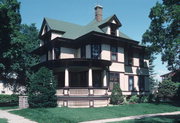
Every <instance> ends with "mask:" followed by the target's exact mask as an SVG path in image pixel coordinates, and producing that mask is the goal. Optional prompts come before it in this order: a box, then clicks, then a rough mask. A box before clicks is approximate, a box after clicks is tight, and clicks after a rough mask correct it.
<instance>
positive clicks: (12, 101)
mask: <svg viewBox="0 0 180 123" xmlns="http://www.w3.org/2000/svg"><path fill="white" fill-rule="evenodd" d="M18 103H19V97H18V95H15V94H12V95H0V106H1V107H5V106H17V105H18Z"/></svg>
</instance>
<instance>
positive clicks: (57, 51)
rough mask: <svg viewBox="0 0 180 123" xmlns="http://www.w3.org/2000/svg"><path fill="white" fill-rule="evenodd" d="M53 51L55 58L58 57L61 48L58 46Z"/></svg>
mask: <svg viewBox="0 0 180 123" xmlns="http://www.w3.org/2000/svg"><path fill="white" fill-rule="evenodd" d="M54 53H55V59H59V56H60V53H61V49H60V48H54Z"/></svg>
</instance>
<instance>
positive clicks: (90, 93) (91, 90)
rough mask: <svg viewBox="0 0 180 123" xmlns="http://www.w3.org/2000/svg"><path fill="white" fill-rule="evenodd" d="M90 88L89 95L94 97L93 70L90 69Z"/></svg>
mask: <svg viewBox="0 0 180 123" xmlns="http://www.w3.org/2000/svg"><path fill="white" fill-rule="evenodd" d="M88 86H89V87H90V88H89V95H90V96H93V94H94V90H93V88H92V86H93V81H92V68H89V71H88Z"/></svg>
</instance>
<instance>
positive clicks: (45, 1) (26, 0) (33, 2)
mask: <svg viewBox="0 0 180 123" xmlns="http://www.w3.org/2000/svg"><path fill="white" fill-rule="evenodd" d="M18 1H20V2H21V10H20V12H21V16H22V23H24V24H31V23H36V26H37V28H38V29H39V28H40V27H41V24H42V20H43V18H44V17H49V18H53V19H57V20H63V21H67V22H71V23H76V24H80V25H86V24H88V23H89V22H90V21H91V20H92V19H94V16H95V14H94V7H95V5H97V4H100V5H102V6H103V18H106V17H109V16H111V15H113V14H116V16H117V17H118V18H119V20H120V21H121V23H122V27H121V28H120V31H122V32H123V33H125V34H126V35H128V36H129V37H131V38H132V39H134V40H137V41H141V39H142V35H143V33H144V32H145V31H146V29H148V27H149V24H150V19H149V18H148V15H149V12H150V8H152V7H153V6H154V5H155V4H156V2H157V1H159V2H161V0H18ZM155 65H156V67H155V71H156V73H157V76H156V77H157V78H158V79H160V77H159V75H161V74H164V73H167V72H168V71H167V69H166V68H165V65H162V62H161V61H160V57H159V56H158V59H157V60H156V61H155Z"/></svg>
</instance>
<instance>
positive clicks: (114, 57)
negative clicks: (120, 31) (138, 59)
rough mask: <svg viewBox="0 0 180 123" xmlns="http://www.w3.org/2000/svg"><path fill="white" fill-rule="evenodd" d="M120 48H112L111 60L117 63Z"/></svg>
mask: <svg viewBox="0 0 180 123" xmlns="http://www.w3.org/2000/svg"><path fill="white" fill-rule="evenodd" d="M117 52H118V48H117V47H116V46H111V60H112V61H117V59H118V58H117V57H118V53H117Z"/></svg>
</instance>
